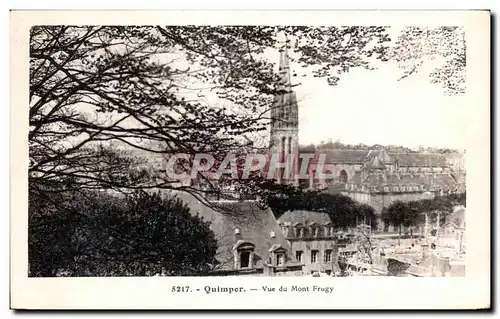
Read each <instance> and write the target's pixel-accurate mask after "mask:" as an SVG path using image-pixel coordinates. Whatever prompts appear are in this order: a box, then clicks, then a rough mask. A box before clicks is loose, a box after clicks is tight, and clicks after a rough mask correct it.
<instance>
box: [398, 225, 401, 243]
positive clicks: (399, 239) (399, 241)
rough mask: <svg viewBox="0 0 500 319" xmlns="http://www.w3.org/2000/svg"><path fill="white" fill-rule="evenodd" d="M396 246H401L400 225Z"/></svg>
mask: <svg viewBox="0 0 500 319" xmlns="http://www.w3.org/2000/svg"><path fill="white" fill-rule="evenodd" d="M398 246H401V225H399V237H398Z"/></svg>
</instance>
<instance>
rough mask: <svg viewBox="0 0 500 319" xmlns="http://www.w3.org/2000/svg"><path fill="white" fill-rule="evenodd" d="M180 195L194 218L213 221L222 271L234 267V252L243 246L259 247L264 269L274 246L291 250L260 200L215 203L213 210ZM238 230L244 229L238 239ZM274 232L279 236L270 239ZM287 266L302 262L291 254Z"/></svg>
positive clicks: (258, 264) (257, 252) (257, 260)
mask: <svg viewBox="0 0 500 319" xmlns="http://www.w3.org/2000/svg"><path fill="white" fill-rule="evenodd" d="M176 196H177V198H179V199H181V200H182V201H183V202H184V203H186V205H187V206H188V207H189V208H190V211H191V214H192V215H197V214H198V215H199V216H200V217H202V218H203V219H204V221H207V222H210V229H211V230H212V231H213V232H214V234H215V238H216V239H217V244H218V249H217V254H216V258H217V261H218V262H219V269H220V270H230V269H233V268H234V255H233V254H234V251H233V249H234V248H235V247H237V246H238V245H240V244H244V243H248V244H251V245H254V246H255V250H254V251H255V256H254V261H255V263H256V265H255V267H256V268H262V267H263V266H264V265H265V264H267V261H268V258H269V249H270V248H271V247H273V245H280V246H281V247H283V248H284V249H286V250H288V251H290V245H289V243H288V242H287V241H286V239H285V237H284V235H283V233H282V231H281V229H280V227H279V225H278V222H277V220H276V218H275V217H274V214H273V213H272V211H271V210H270V209H269V208H263V207H261V205H260V204H259V202H257V201H253V200H248V201H237V200H227V201H213V202H211V204H212V205H213V207H209V206H206V205H205V204H204V203H201V202H200V201H199V200H197V199H196V198H194V196H192V195H190V194H187V193H185V192H176ZM235 228H238V229H240V233H239V234H238V237H236V236H235V232H234V229H235ZM271 232H274V234H275V237H271V236H270V233H271ZM286 264H287V265H293V264H298V263H297V261H296V260H295V257H294V256H292V255H291V254H288V256H287V260H286Z"/></svg>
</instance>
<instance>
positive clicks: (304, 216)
mask: <svg viewBox="0 0 500 319" xmlns="http://www.w3.org/2000/svg"><path fill="white" fill-rule="evenodd" d="M331 222H332V220H331V219H330V216H328V214H327V213H321V212H312V211H308V210H293V211H287V212H285V213H284V214H283V215H281V217H280V218H278V223H280V224H285V223H290V224H291V225H295V224H302V225H304V226H306V225H310V224H312V223H316V224H319V225H326V224H328V223H331Z"/></svg>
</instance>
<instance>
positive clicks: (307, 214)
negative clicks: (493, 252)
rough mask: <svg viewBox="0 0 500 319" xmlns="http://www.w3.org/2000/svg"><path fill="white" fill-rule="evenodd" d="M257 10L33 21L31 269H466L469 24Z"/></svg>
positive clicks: (80, 273)
mask: <svg viewBox="0 0 500 319" xmlns="http://www.w3.org/2000/svg"><path fill="white" fill-rule="evenodd" d="M394 14H397V13H394ZM482 17H483V18H485V19H486V20H488V19H489V15H488V14H485V15H483V16H482ZM266 21H268V20H266ZM488 21H489V20H488ZM255 22H256V23H253V24H252V23H241V24H234V23H233V24H227V23H220V24H218V23H211V24H200V23H195V21H193V24H190V23H189V22H187V23H183V24H178V25H177V24H176V25H173V24H171V23H165V24H161V23H157V22H156V20H154V24H134V23H129V22H127V20H123V24H109V23H101V24H96V23H88V24H84V23H80V21H78V22H75V23H74V24H60V23H46V24H38V23H36V24H33V25H30V27H29V38H26V39H22V40H23V41H25V42H26V43H27V45H28V50H29V61H24V62H25V63H26V65H27V71H29V88H28V87H26V85H25V90H26V92H28V91H29V93H28V94H29V96H28V97H27V99H26V98H25V99H24V100H22V101H26V103H29V110H27V111H26V112H25V113H23V114H26V115H27V116H28V117H29V119H28V120H27V123H28V125H27V127H26V128H24V131H23V132H24V134H26V135H27V143H28V149H27V152H26V153H27V156H28V157H29V160H28V159H26V160H24V159H23V161H24V162H26V164H27V165H26V168H25V171H26V175H25V176H27V196H26V198H27V211H26V212H25V213H24V214H26V218H25V220H26V222H27V225H26V228H27V230H26V238H25V239H24V242H25V243H26V244H27V265H26V266H25V267H24V268H23V269H26V272H27V273H25V274H24V276H26V277H27V278H28V279H29V280H31V279H35V278H47V279H48V278H57V280H70V278H74V277H79V278H93V279H92V280H100V279H99V278H101V277H120V278H121V279H124V278H125V279H126V278H129V277H130V278H131V277H141V278H148V277H155V278H160V279H161V278H165V280H168V278H171V277H178V278H180V279H182V278H184V277H185V278H191V277H203V278H206V277H217V278H218V279H217V280H220V281H221V283H222V281H223V280H226V279H228V278H231V277H245V278H248V277H264V278H266V279H265V280H267V282H268V283H269V285H272V282H273V281H272V280H273V277H293V278H296V277H313V278H311V279H310V280H313V281H312V282H314V286H312V285H311V287H300V286H294V285H290V286H289V287H288V291H290V289H291V291H292V292H293V291H296V292H297V293H298V292H300V291H301V290H302V289H306V288H307V289H308V291H310V290H309V289H311V290H313V291H321V292H324V293H325V292H326V293H327V294H328V293H330V292H332V293H333V290H334V289H335V288H334V286H335V282H336V281H335V280H347V282H348V280H353V279H354V278H352V279H351V277H391V278H393V277H397V278H401V277H411V278H414V279H413V280H414V281H418V280H422V278H433V277H450V278H451V277H458V278H464V277H466V276H467V273H468V268H467V265H469V264H468V261H469V262H470V260H471V259H470V258H475V257H471V255H470V254H469V251H470V250H468V249H469V246H468V242H470V241H474V240H476V241H477V240H479V239H478V238H476V239H474V238H472V237H473V236H478V234H474V233H471V232H470V231H469V232H468V231H467V230H468V226H469V224H470V222H471V218H472V219H474V218H478V217H480V216H488V215H489V212H487V211H485V212H482V213H481V214H479V212H477V211H475V210H474V211H471V210H470V208H469V206H468V204H469V198H468V196H467V191H471V189H470V187H471V186H470V183H469V182H468V181H469V176H468V172H469V170H468V168H470V162H469V158H470V156H472V158H473V160H474V156H475V155H474V154H472V155H471V152H474V149H472V150H471V149H470V143H471V142H470V141H471V140H472V139H471V138H470V136H471V134H475V133H474V132H475V131H474V130H473V129H470V128H471V127H473V126H474V125H477V124H476V123H473V122H472V121H473V119H475V118H477V117H473V116H471V115H470V114H471V112H472V110H471V109H470V107H471V102H472V103H475V102H474V99H472V98H471V97H470V94H471V93H470V92H471V91H470V90H471V89H472V87H476V86H477V83H473V84H472V85H471V82H474V81H476V82H477V81H478V80H475V79H471V78H470V76H471V75H470V72H468V68H469V67H470V65H469V63H470V59H471V58H470V56H469V55H470V53H469V52H470V50H471V43H470V41H469V40H470V36H469V35H468V33H467V30H468V29H467V26H466V25H465V23H463V24H461V23H460V20H457V23H454V24H450V23H449V22H448V21H444V22H443V23H441V22H440V21H432V25H428V24H424V23H421V24H414V23H413V24H412V23H408V24H404V25H402V24H400V23H401V21H400V23H399V24H391V23H390V20H387V23H386V24H382V23H373V24H366V23H357V24H356V23H352V24H346V23H342V24H336V23H335V22H334V21H333V22H331V23H330V24H324V25H318V24H317V23H311V24H304V23H302V22H301V21H296V23H295V24H294V23H288V24H283V23H275V24H267V23H265V24H263V23H260V22H259V21H255ZM378 22H382V21H378ZM486 25H489V22H488V23H486ZM488 39H489V38H488ZM476 51H477V50H476ZM475 63H478V62H477V61H476V62H475ZM483 85H484V86H485V87H489V83H484V84H483ZM478 101H479V102H477V105H476V107H477V108H478V110H479V109H484V110H486V111H487V109H488V105H480V104H479V103H480V101H481V100H478ZM15 107H16V108H17V107H19V108H23V107H24V105H16V106H15ZM26 108H27V107H26ZM24 121H26V120H24ZM23 123H24V122H23ZM485 124H486V125H489V118H487V119H486V122H485ZM471 132H472V133H471ZM23 138H25V137H23ZM485 147H486V149H485V151H486V152H489V143H488V145H486V146H485ZM476 158H477V156H476ZM485 169H486V168H485ZM472 174H473V173H472ZM485 186H488V184H485ZM468 187H469V190H468V189H467V188H468ZM472 187H475V188H476V189H478V188H481V185H477V184H476V185H473V186H472ZM472 191H473V192H474V190H472ZM475 192H476V193H477V190H476V191H475ZM474 207H476V206H474ZM11 213H12V212H11ZM18 213H22V212H21V211H20V212H18ZM472 222H473V221H472ZM486 234H487V233H486ZM486 239H487V238H484V240H486ZM471 245H472V244H471ZM471 249H472V248H471ZM314 277H324V278H322V279H321V280H316V279H314ZM339 277H341V278H342V279H341V278H339ZM64 278H66V279H64ZM419 278H420V279H419ZM125 279H124V280H125ZM357 280H359V278H358V279H357ZM408 280H409V279H408ZM211 282H213V281H211ZM207 287H208V286H200V287H195V286H193V285H191V286H188V285H179V286H169V285H166V286H165V289H166V290H167V291H175V290H178V291H179V292H191V291H193V292H192V294H195V293H199V294H200V293H203V294H211V293H220V292H221V291H222V292H229V289H235V290H234V293H238V292H240V291H247V290H257V289H258V290H261V289H264V290H265V288H262V287H260V286H258V287H255V289H251V288H252V287H243V288H240V289H241V290H240V291H238V289H239V288H223V287H222V286H221V287H222V288H221V287H219V286H217V287H215V286H210V287H208V288H207ZM221 289H222V290H221ZM224 289H225V290H224ZM184 290H185V291H184ZM285 291H286V290H285ZM248 293H251V292H248ZM193 297H194V295H191V297H188V296H185V298H193ZM310 297H312V296H310ZM221 298H222V297H221ZM247 298H248V297H247ZM250 298H251V297H250Z"/></svg>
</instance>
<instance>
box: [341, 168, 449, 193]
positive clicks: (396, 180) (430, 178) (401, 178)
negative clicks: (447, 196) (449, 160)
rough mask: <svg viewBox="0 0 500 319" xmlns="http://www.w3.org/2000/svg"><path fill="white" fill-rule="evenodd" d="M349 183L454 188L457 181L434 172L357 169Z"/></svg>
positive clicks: (446, 175) (445, 174)
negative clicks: (417, 172)
mask: <svg viewBox="0 0 500 319" xmlns="http://www.w3.org/2000/svg"><path fill="white" fill-rule="evenodd" d="M350 183H353V184H358V185H362V184H364V185H367V186H382V185H387V186H391V185H404V186H412V185H424V186H431V185H433V186H435V187H438V188H440V189H443V190H454V189H455V188H456V187H457V185H458V183H457V181H456V180H455V179H454V178H453V176H452V175H451V174H448V173H434V174H426V173H422V174H409V173H401V174H396V173H394V174H387V173H385V172H382V173H381V172H373V171H372V172H365V174H364V176H363V174H362V173H361V172H360V171H358V172H356V173H355V174H354V176H353V177H352V178H351V181H350Z"/></svg>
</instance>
